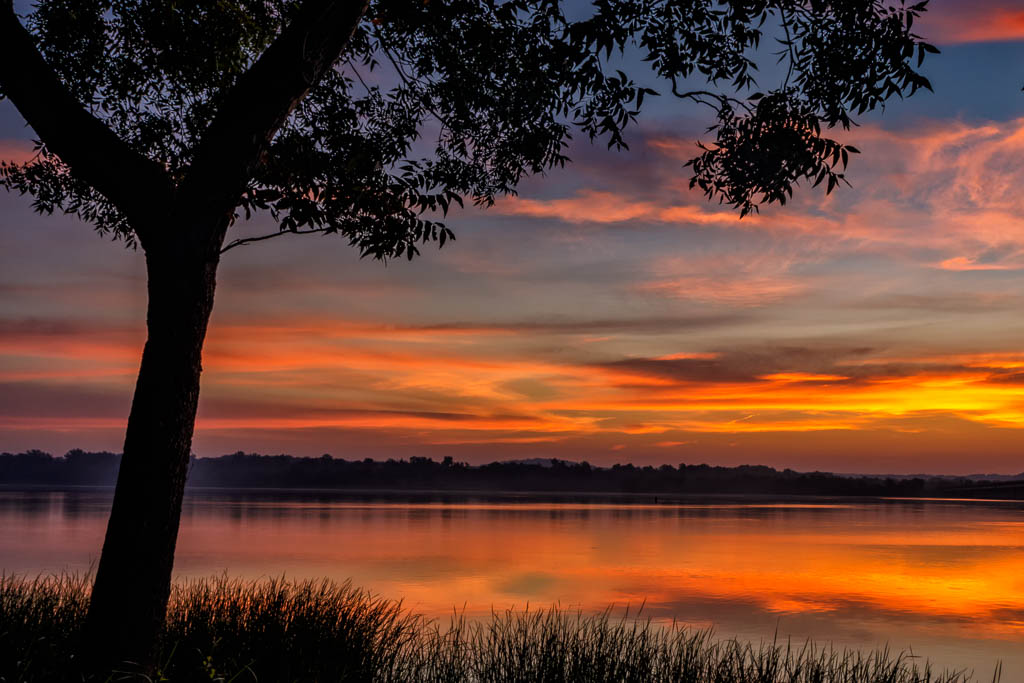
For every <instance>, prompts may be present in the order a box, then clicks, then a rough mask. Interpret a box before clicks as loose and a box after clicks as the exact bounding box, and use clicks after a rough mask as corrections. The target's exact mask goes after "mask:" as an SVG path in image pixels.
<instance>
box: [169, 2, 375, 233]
mask: <svg viewBox="0 0 1024 683" xmlns="http://www.w3.org/2000/svg"><path fill="white" fill-rule="evenodd" d="M366 8H367V0H306V2H304V3H303V4H302V6H301V7H300V8H299V10H298V12H297V14H296V16H295V17H294V19H293V20H292V21H291V23H289V24H288V26H286V27H285V28H284V29H283V30H282V31H281V34H280V35H279V36H278V37H277V39H276V40H275V41H274V42H273V43H272V44H271V45H270V47H268V48H267V49H266V50H265V51H264V53H263V54H262V55H261V56H260V58H259V59H257V60H256V62H255V63H254V64H253V65H252V67H251V68H250V69H249V70H248V71H247V72H245V73H244V74H243V75H242V76H241V77H240V78H239V79H238V81H237V82H236V83H235V85H234V86H232V88H231V89H230V90H229V91H228V92H227V93H226V94H225V96H224V98H223V104H222V105H221V106H220V108H219V111H218V113H217V115H216V117H215V118H214V119H213V121H212V122H211V123H210V125H209V127H208V128H207V129H206V132H205V133H204V134H203V138H202V140H201V141H200V143H199V145H198V146H197V147H196V151H195V154H194V157H193V162H192V165H191V168H190V169H189V171H188V173H187V174H186V176H185V178H184V180H183V181H182V183H181V186H180V189H179V199H180V201H181V202H182V204H183V205H184V206H185V207H187V209H186V210H187V211H198V212H201V213H203V214H205V215H215V216H226V215H229V214H230V213H231V212H232V211H233V210H234V209H235V206H236V205H237V203H238V198H239V196H240V195H241V194H242V192H244V191H245V188H246V185H247V184H248V182H249V179H250V178H251V177H252V175H253V172H254V171H255V169H256V167H257V165H258V164H259V163H260V156H261V155H262V153H263V152H264V151H265V150H266V148H267V146H268V145H269V144H270V141H271V140H272V139H273V137H274V135H275V134H276V133H277V131H278V130H279V129H280V127H281V126H282V125H283V124H284V122H285V121H286V120H287V118H288V115H289V114H291V112H292V110H293V109H294V108H295V107H296V105H298V103H299V102H300V101H301V100H302V98H303V97H305V95H306V93H307V92H309V90H310V88H312V87H313V86H314V85H316V83H317V82H318V81H319V80H320V78H321V77H322V76H323V74H324V73H325V72H326V70H327V69H330V68H331V67H332V65H333V64H334V62H335V61H337V59H338V57H339V56H340V55H341V53H342V51H343V50H344V49H345V47H346V46H347V45H348V43H349V40H350V39H351V37H352V34H353V33H354V32H355V30H356V27H357V26H358V25H359V21H360V19H361V18H362V16H363V14H364V13H365V12H366ZM199 237H200V239H206V238H212V239H214V240H216V241H217V242H216V246H217V247H218V248H219V244H220V240H222V239H223V234H220V235H201V236H199Z"/></svg>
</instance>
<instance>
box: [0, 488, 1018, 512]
mask: <svg viewBox="0 0 1024 683" xmlns="http://www.w3.org/2000/svg"><path fill="white" fill-rule="evenodd" d="M0 493H81V494H95V495H107V496H110V497H113V494H114V486H113V485H82V484H65V485H53V484H9V483H0ZM185 498H186V500H188V499H193V500H195V499H200V500H202V499H214V500H224V499H228V500H230V499H233V498H238V499H241V500H245V501H248V502H253V501H259V500H260V499H266V500H277V501H280V500H287V501H297V502H298V501H306V502H312V501H316V502H322V503H333V502H353V503H364V504H374V503H378V504H379V503H396V504H402V503H405V504H414V505H415V504H442V505H443V504H446V503H450V504H453V505H467V504H474V503H475V504H485V505H486V504H523V505H528V504H550V505H572V504H578V505H610V506H618V505H621V506H629V507H644V508H651V509H658V508H672V507H701V506H718V505H722V506H730V505H743V506H758V505H759V504H763V505H765V506H769V507H775V506H779V507H787V506H800V505H807V506H828V505H830V504H834V505H840V506H841V505H843V504H878V505H886V504H907V503H916V504H925V503H927V504H935V505H957V504H964V503H969V504H978V505H988V504H991V505H1000V506H1002V505H1024V500H1022V499H1021V498H951V497H945V498H942V497H924V496H917V497H907V496H865V495H818V494H770V493H688V494H675V495H673V494H668V495H666V494H663V493H658V494H655V493H644V492H628V493H623V492H615V491H603V492H602V491H499V490H441V489H439V490H428V489H358V488H299V487H260V486H252V487H239V486H189V487H187V488H186V490H185Z"/></svg>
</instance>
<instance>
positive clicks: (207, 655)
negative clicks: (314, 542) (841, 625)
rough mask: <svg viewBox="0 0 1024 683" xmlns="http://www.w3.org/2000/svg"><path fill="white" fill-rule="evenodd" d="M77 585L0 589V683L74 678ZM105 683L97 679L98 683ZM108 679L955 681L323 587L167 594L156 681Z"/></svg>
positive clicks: (870, 659)
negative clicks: (433, 611) (449, 610)
mask: <svg viewBox="0 0 1024 683" xmlns="http://www.w3.org/2000/svg"><path fill="white" fill-rule="evenodd" d="M88 586H89V583H88V581H87V580H86V579H85V578H82V577H68V576H61V577H49V578H40V579H36V580H26V579H21V578H16V577H15V578H12V577H2V578H0V681H3V682H7V681H33V682H35V681H72V680H81V676H80V675H78V674H77V673H76V671H77V667H76V660H75V657H74V655H73V653H74V652H75V651H76V647H77V644H78V640H79V632H80V628H81V624H82V622H83V620H84V618H85V612H86V606H87V603H88ZM99 680H104V679H99ZM105 680H151V681H223V682H227V681H234V682H236V683H242V682H243V681H261V682H268V681H275V682H276V681H360V682H362V681H424V682H431V683H434V682H436V683H448V682H451V683H456V682H458V683H463V682H465V683H468V682H479V683H489V682H494V683H497V682H499V681H500V682H501V683H506V682H509V683H519V682H522V683H527V682H530V683H533V682H539V681H543V682H550V683H556V682H566V683H569V682H573V683H575V682H577V681H579V682H597V681H608V682H611V681H615V682H619V681H622V682H630V681H637V682H640V681H643V682H645V683H647V682H655V681H678V682H679V683H783V682H785V683H940V682H941V683H960V682H963V681H968V680H971V678H970V676H969V675H968V674H965V673H962V672H960V673H932V672H931V670H930V668H929V667H928V665H927V664H923V665H922V664H919V663H918V662H917V661H916V660H914V659H911V658H907V657H904V656H902V655H898V654H897V655H894V654H891V653H889V652H888V651H884V650H883V651H875V652H867V653H859V652H855V651H837V650H833V649H831V648H828V647H826V648H815V647H814V646H812V645H810V644H807V645H805V646H802V647H798V648H793V647H791V646H790V645H788V644H773V643H769V644H761V645H751V644H747V643H741V642H737V641H731V640H726V641H717V640H715V639H714V638H713V637H712V635H711V634H710V633H709V632H708V631H694V630H688V629H682V628H666V627H660V626H657V625H653V624H651V623H649V622H647V621H643V620H638V619H635V618H631V617H629V616H625V617H613V616H612V615H611V613H610V612H605V613H603V614H598V615H594V616H586V615H583V614H580V613H574V612H566V611H560V610H557V609H551V610H539V611H533V610H530V611H518V612H511V611H510V612H505V613H499V614H495V615H493V617H492V618H491V619H490V620H486V621H482V622H475V621H474V622H471V621H467V620H464V619H462V618H460V617H457V616H456V617H455V618H453V619H452V621H451V623H450V624H446V625H445V626H444V627H443V628H442V627H441V625H439V624H437V623H436V622H430V621H427V620H424V619H422V618H421V617H418V616H416V615H413V614H411V613H409V612H408V611H406V610H404V609H403V608H402V607H401V605H400V604H399V603H397V602H393V601H389V600H385V599H383V598H379V597H376V596H373V595H371V594H369V593H367V592H365V591H362V590H359V589H356V588H353V587H352V586H351V585H349V584H347V583H346V584H335V583H331V582H329V581H305V582H289V581H284V580H269V581H260V582H247V581H240V580H233V579H228V578H219V579H212V580H201V581H191V582H186V583H181V584H178V585H176V586H175V588H174V591H173V594H172V597H171V605H170V610H169V613H168V618H167V627H166V631H165V633H164V640H163V643H162V645H161V650H160V656H159V665H158V667H157V669H156V670H153V671H148V672H145V673H140V672H138V671H131V670H130V667H125V670H124V671H118V672H113V673H112V674H110V676H109V677H108V678H106V679H105Z"/></svg>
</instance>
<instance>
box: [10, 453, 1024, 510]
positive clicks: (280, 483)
mask: <svg viewBox="0 0 1024 683" xmlns="http://www.w3.org/2000/svg"><path fill="white" fill-rule="evenodd" d="M119 465H120V455H118V454H115V453H87V452H84V451H77V450H76V451H71V452H69V453H67V454H65V455H64V456H62V457H54V456H52V455H50V454H48V453H43V452H41V451H30V452H27V453H18V454H11V453H0V486H2V487H4V488H8V489H9V488H21V489H25V488H26V487H31V488H32V489H34V490H72V489H73V488H74V487H89V486H92V487H112V486H113V484H114V482H115V481H116V479H117V471H118V467H119ZM207 489H209V490H217V491H221V492H224V491H231V490H238V491H242V490H244V491H247V492H248V493H249V495H253V494H254V493H258V492H261V491H263V492H268V493H276V494H277V495H281V494H283V493H285V492H290V493H291V494H293V495H327V494H334V495H348V496H373V495H385V496H388V497H392V498H393V497H395V496H396V494H400V495H401V496H404V497H405V498H409V497H431V498H437V497H443V496H458V497H463V498H465V497H476V498H480V497H485V496H486V497H490V498H495V499H508V500H512V499H533V500H537V501H553V500H554V501H557V500H564V499H572V498H575V499H586V500H591V501H592V500H595V499H600V498H603V499H607V500H615V501H627V500H631V501H640V502H651V503H654V502H655V501H659V502H661V503H669V502H670V501H671V502H678V501H684V500H687V499H695V498H698V497H699V498H703V499H707V497H709V496H719V497H726V498H728V497H734V498H735V497H743V498H744V499H746V500H751V499H752V497H763V498H764V499H766V500H767V499H771V500H779V499H784V498H788V497H800V498H805V499H806V497H824V498H835V497H857V498H875V499H880V500H881V499H899V498H907V499H917V500H924V499H972V500H973V499H988V500H994V501H999V500H1008V501H1013V500H1024V477H1021V476H1020V475H1018V476H1017V477H1016V478H1014V477H998V478H983V479H981V478H979V479H970V478H966V477H949V476H927V477H926V476H919V477H899V476H886V477H881V476H851V475H837V474H832V473H828V472H797V471H794V470H789V469H786V470H776V469H774V468H771V467H766V466H763V465H741V466H738V467H718V466H711V465H706V464H699V465H693V464H684V463H681V464H679V465H678V466H672V465H662V466H660V467H652V466H645V467H637V466H635V465H632V464H625V465H622V464H620V465H613V466H611V467H598V466H592V465H590V464H589V463H586V462H579V463H577V462H566V461H563V460H531V461H526V462H522V461H518V462H517V461H513V462H494V463H490V464H486V465H468V464H466V463H461V462H454V461H453V460H452V459H451V458H445V459H444V460H442V461H440V462H438V461H435V460H432V459H430V458H426V457H412V458H410V459H409V460H386V461H375V460H370V459H364V460H344V459H341V458H332V457H331V456H326V455H325V456H322V457H320V458H299V457H293V456H288V455H260V454H247V453H241V452H239V453H234V454H231V455H225V456H221V457H219V458H193V459H192V461H191V464H190V468H189V475H188V485H187V490H188V491H189V492H190V495H196V494H197V493H199V492H201V491H203V490H207ZM301 492H306V493H301Z"/></svg>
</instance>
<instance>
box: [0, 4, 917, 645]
mask: <svg viewBox="0 0 1024 683" xmlns="http://www.w3.org/2000/svg"><path fill="white" fill-rule="evenodd" d="M0 1H2V2H3V5H2V7H0V94H2V96H6V97H8V98H10V100H11V101H12V102H13V104H14V105H15V107H16V108H17V109H18V110H19V111H20V112H21V114H22V115H23V116H24V118H25V120H26V121H27V122H28V124H29V125H30V126H31V127H32V129H33V130H34V132H35V134H36V136H37V137H38V141H37V144H36V154H35V156H34V157H33V158H32V159H31V160H30V161H28V162H26V163H23V164H7V165H4V166H3V167H2V169H0V184H3V185H4V186H5V187H7V188H8V189H10V190H15V191H18V192H20V193H22V194H30V195H32V196H33V197H34V206H35V208H36V209H37V210H39V211H42V212H47V213H49V212H53V211H54V210H58V209H59V210H62V211H64V212H67V213H71V214H75V215H77V216H79V217H80V218H82V219H83V220H85V221H87V222H89V223H92V224H93V225H94V226H95V228H96V229H97V230H99V231H100V232H103V233H113V235H114V236H116V237H119V238H121V239H123V240H124V241H125V242H126V243H127V244H129V245H132V246H134V245H136V244H138V245H140V246H141V247H142V250H143V251H144V253H145V256H146V265H147V273H148V294H149V309H148V315H147V328H148V338H147V341H146V346H145V349H144V351H143V355H142V364H141V368H140V370H139V377H138V381H137V384H136V388H135V395H134V400H133V402H132V408H131V414H130V415H129V418H128V427H127V433H126V436H125V443H124V457H123V459H122V462H121V466H120V471H119V475H118V483H117V488H116V493H115V498H114V503H113V508H112V511H111V516H110V522H109V525H108V529H107V535H106V540H105V542H104V546H103V553H102V556H101V559H100V563H99V566H98V568H97V572H96V580H95V586H94V589H93V593H92V603H91V607H90V612H89V618H88V625H87V631H88V633H87V636H88V637H89V638H90V639H91V642H92V648H93V649H94V651H95V652H97V653H100V654H99V655H98V656H100V657H102V658H105V659H106V660H110V659H112V658H113V659H123V658H136V659H145V657H146V656H147V653H148V652H149V650H150V649H151V646H152V643H153V642H154V638H155V637H156V635H157V633H158V631H159V628H160V624H161V622H162V619H163V616H164V612H165V608H166V602H167V597H168V592H169V585H170V577H171V568H172V563H173V556H174V546H175V539H176V536H177V531H178V521H179V515H180V509H181V499H182V491H183V488H184V484H185V476H186V468H187V464H188V459H189V449H190V444H191V440H192V432H193V425H194V421H195V413H196V402H197V398H198V395H199V375H200V369H201V368H200V355H201V349H202V346H203V339H204V337H205V335H206V328H207V321H208V319H209V316H210V311H211V308H212V306H213V294H214V286H215V275H216V270H217V264H218V262H219V260H220V257H221V254H222V253H223V252H224V251H226V250H228V249H231V248H232V247H235V246H239V245H241V244H244V243H246V242H250V241H256V240H258V239H268V238H271V237H276V236H278V235H286V234H307V233H336V234H338V235H340V236H342V237H343V238H345V239H347V240H348V241H349V243H350V244H352V245H354V246H355V247H357V248H358V249H359V250H360V252H361V253H362V254H363V255H366V256H372V257H374V258H377V259H382V260H383V259H388V258H396V257H401V256H406V257H409V258H412V257H413V256H414V255H415V254H416V253H417V246H418V245H421V244H424V243H427V242H433V241H436V242H438V243H439V244H442V245H443V244H444V243H445V241H446V240H448V239H450V238H451V237H452V234H451V232H450V231H449V229H448V228H447V227H445V226H444V225H443V224H442V223H439V222H437V221H436V219H437V218H438V217H439V214H446V213H447V211H448V208H449V206H450V204H451V203H452V202H456V203H459V204H462V201H463V198H465V197H468V198H471V199H472V200H473V201H474V202H476V203H477V204H482V205H488V204H490V203H492V202H493V200H494V199H495V198H496V197H498V196H501V195H504V194H508V193H511V192H513V191H514V189H515V187H516V185H517V183H518V182H519V181H520V180H521V179H522V178H523V177H524V176H525V175H528V174H535V173H541V172H543V171H544V170H545V169H548V168H551V167H553V166H561V165H564V164H565V162H566V161H568V158H567V157H566V156H565V153H564V152H565V148H566V146H567V141H568V140H569V138H570V131H571V129H573V128H577V129H579V130H581V131H582V132H583V133H584V134H586V135H587V136H588V137H589V138H591V139H592V140H593V139H600V140H601V141H602V142H606V143H607V145H608V146H609V147H616V148H621V147H625V143H624V141H623V137H622V136H623V130H624V129H625V128H626V127H628V126H629V125H630V124H631V123H632V122H633V121H634V120H635V118H636V116H637V114H638V113H639V109H640V106H641V104H642V103H643V100H644V98H645V96H650V95H654V94H657V93H656V92H655V91H654V90H651V89H648V88H646V87H641V86H639V85H637V84H636V83H635V82H634V81H632V80H631V79H630V77H629V76H627V75H626V74H624V73H622V72H620V71H618V70H616V69H614V68H611V67H610V66H609V61H610V60H612V58H613V56H614V55H615V54H617V53H628V54H629V55H630V56H633V55H636V56H639V57H641V58H643V59H645V60H646V62H647V64H648V65H649V66H650V68H651V69H653V71H654V73H655V74H656V75H657V76H658V77H660V78H661V79H662V80H663V81H664V82H665V85H664V87H662V90H663V91H666V92H668V93H671V94H672V95H674V96H676V97H678V98H680V99H681V100H684V101H688V102H693V103H700V104H704V105H707V106H708V107H709V108H710V111H711V113H712V115H713V121H714V124H715V125H714V127H713V128H712V129H711V130H710V131H709V133H711V137H712V138H713V141H711V142H708V143H706V144H705V145H702V146H701V147H700V148H699V149H698V150H695V152H696V153H697V156H696V157H695V158H694V160H693V161H691V162H690V164H689V165H690V168H691V171H692V180H691V186H694V187H697V188H699V189H700V190H702V191H703V192H704V193H706V194H707V195H708V196H709V197H711V198H717V199H719V200H720V201H723V202H725V203H727V204H730V205H732V206H734V207H736V208H737V209H738V210H739V211H740V212H741V213H744V214H745V213H747V212H750V211H752V210H755V209H756V206H757V204H758V203H764V202H768V203H771V202H778V203H784V202H785V201H786V199H787V198H788V197H790V196H792V192H793V186H794V185H796V184H797V183H798V182H799V181H802V180H803V181H808V182H810V183H813V184H818V183H822V182H824V183H825V184H826V189H827V190H828V191H831V190H832V189H833V188H834V187H835V186H836V185H837V184H838V183H840V182H842V181H843V170H844V169H845V167H846V163H847V160H848V155H849V153H851V152H856V150H855V149H854V148H852V147H850V146H846V145H843V144H841V143H839V142H836V141H834V140H831V139H828V138H827V137H825V136H824V135H823V133H822V130H823V128H830V127H834V126H842V127H844V128H845V127H849V126H850V124H851V120H850V116H851V114H859V113H863V112H865V111H868V110H871V109H873V108H875V107H877V106H879V105H880V104H882V103H883V102H884V101H885V100H887V99H888V98H890V97H892V96H894V95H896V96H903V95H906V94H912V93H914V92H915V91H916V90H918V89H919V88H928V87H929V84H928V81H927V80H926V79H925V78H924V77H923V76H921V75H920V74H919V73H917V71H916V69H917V68H918V67H919V66H920V64H921V61H922V60H923V58H924V56H925V54H926V53H928V52H934V51H935V49H934V48H933V47H931V46H930V45H927V44H925V43H923V42H922V41H921V40H920V39H919V38H918V37H917V36H916V35H915V34H914V33H913V20H914V18H915V17H916V16H918V15H919V14H920V13H921V12H922V11H923V10H924V9H925V3H924V2H921V3H918V4H915V5H905V4H902V3H901V4H893V3H891V2H888V1H885V2H883V1H878V0H842V1H841V2H839V1H837V2H829V1H826V0H775V1H773V2H769V1H767V0H729V1H726V2H714V1H712V0H597V2H595V3H593V5H590V4H585V3H583V2H581V3H579V6H576V7H572V8H569V9H571V10H572V11H571V12H568V11H567V8H566V7H565V3H563V2H560V1H559V0H506V1H503V0H373V1H372V2H367V1H366V0H344V1H330V0H305V1H297V0H234V1H224V2H216V3H212V2H206V1H205V0H191V1H189V0H183V1H180V2H174V3H169V2H165V1H164V0H148V1H147V0H51V1H50V2H45V3H40V4H39V5H38V6H36V7H34V8H33V10H32V11H31V12H30V13H29V14H28V15H27V16H24V17H18V16H17V15H16V13H15V11H14V8H13V4H12V0H0ZM570 15H572V16H576V15H582V18H579V19H571V18H570ZM763 37H764V39H765V40H766V41H768V40H771V41H775V40H779V41H780V42H779V43H778V44H777V45H775V44H774V43H773V46H772V47H771V48H770V51H769V52H770V54H769V59H771V60H772V61H774V60H775V59H776V58H778V59H779V60H781V61H782V62H783V66H784V68H783V70H782V73H783V74H784V77H780V79H779V80H780V81H781V82H780V83H778V84H776V85H775V87H764V86H758V85H757V84H756V83H755V80H754V73H755V71H756V62H755V61H754V60H755V58H756V57H757V55H758V51H757V49H756V48H757V47H758V45H759V43H760V41H761V40H762V38H763ZM625 61H629V60H625ZM758 88H761V89H760V90H758ZM427 134H429V138H430V141H429V144H427V143H426V142H425V141H422V140H421V141H419V142H417V140H419V139H420V137H421V136H425V135H427ZM421 149H428V150H429V152H427V153H423V152H419V151H417V150H421ZM254 212H264V213H267V214H269V215H270V216H271V217H272V218H273V219H274V220H275V221H276V222H277V224H278V226H279V229H280V230H279V232H274V233H271V234H268V235H264V236H262V237H259V238H250V239H238V238H236V239H233V240H228V239H227V237H228V231H229V229H230V228H231V226H232V225H233V224H234V223H235V222H236V221H237V220H238V218H239V216H240V215H244V216H245V217H246V218H248V217H250V215H252V214H253V213H254Z"/></svg>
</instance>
